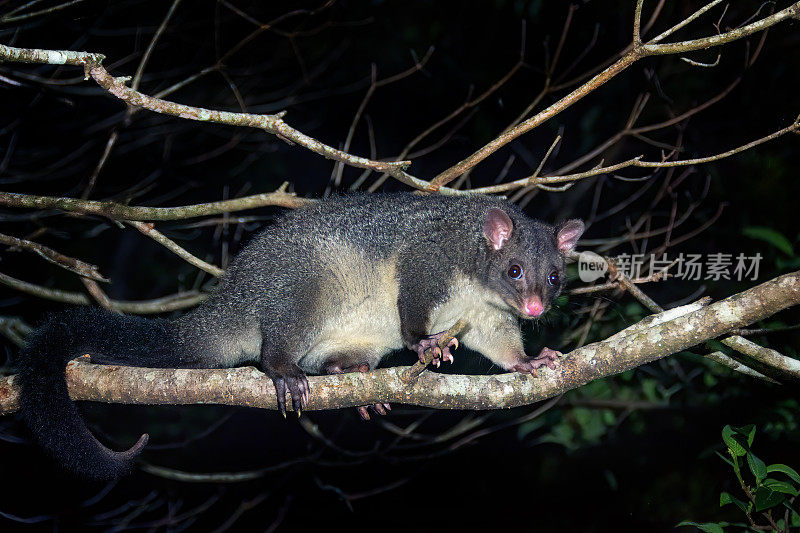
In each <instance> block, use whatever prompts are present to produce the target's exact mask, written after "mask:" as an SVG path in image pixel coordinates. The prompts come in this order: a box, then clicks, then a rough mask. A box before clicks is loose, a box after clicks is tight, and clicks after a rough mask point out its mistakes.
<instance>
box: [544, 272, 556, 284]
mask: <svg viewBox="0 0 800 533" xmlns="http://www.w3.org/2000/svg"><path fill="white" fill-rule="evenodd" d="M547 283H549V284H550V285H558V272H557V271H555V270H553V271H552V272H550V275H549V276H547Z"/></svg>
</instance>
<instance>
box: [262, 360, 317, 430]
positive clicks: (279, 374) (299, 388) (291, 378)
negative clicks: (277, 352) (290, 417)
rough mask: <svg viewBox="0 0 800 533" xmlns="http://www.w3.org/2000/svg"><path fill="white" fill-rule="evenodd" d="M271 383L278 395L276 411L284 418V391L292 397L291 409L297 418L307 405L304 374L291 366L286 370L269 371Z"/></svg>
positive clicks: (306, 388)
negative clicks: (287, 391)
mask: <svg viewBox="0 0 800 533" xmlns="http://www.w3.org/2000/svg"><path fill="white" fill-rule="evenodd" d="M269 375H270V377H271V378H272V382H273V383H274V384H275V393H276V394H277V395H278V409H279V410H280V412H281V414H282V415H283V417H284V418H286V389H287V388H288V389H289V393H290V394H291V395H292V409H294V411H295V412H296V413H297V416H298V418H299V417H300V414H301V413H302V412H303V409H305V408H306V406H307V405H308V398H309V392H310V388H309V386H308V378H307V377H306V374H305V372H303V371H302V370H300V367H298V366H297V365H291V366H290V367H288V368H286V369H270V372H269Z"/></svg>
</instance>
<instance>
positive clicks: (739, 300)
mask: <svg viewBox="0 0 800 533" xmlns="http://www.w3.org/2000/svg"><path fill="white" fill-rule="evenodd" d="M798 303H800V271H798V272H793V273H791V274H785V275H783V276H780V277H778V278H775V279H772V280H770V281H767V282H765V283H762V284H760V285H757V286H755V287H753V288H751V289H748V290H746V291H744V292H741V293H739V294H736V295H733V296H731V297H729V298H726V299H724V300H722V301H720V302H717V303H714V304H711V305H709V306H707V307H702V306H698V305H690V306H685V307H683V308H676V309H671V310H669V311H665V312H664V313H661V314H659V315H653V316H650V317H647V318H645V319H644V320H642V321H641V322H639V323H637V324H635V325H634V326H631V327H630V328H627V329H625V330H623V331H621V332H619V333H617V334H616V335H614V336H612V337H610V338H609V339H606V340H604V341H601V342H597V343H593V344H588V345H586V346H584V347H582V348H579V349H577V350H574V351H572V352H570V353H569V354H567V355H565V356H564V357H563V358H562V359H561V360H560V368H559V369H556V370H548V369H545V370H544V371H542V372H541V374H540V375H539V376H538V377H533V376H531V375H528V374H519V373H510V374H499V375H490V376H464V375H446V374H438V373H435V372H423V373H422V374H421V375H420V376H419V378H418V379H417V381H416V382H414V383H413V384H408V383H406V382H405V381H404V380H403V375H404V373H405V372H407V367H395V368H384V369H379V370H374V371H371V372H367V373H361V372H353V373H349V374H338V375H333V376H313V377H311V378H309V382H310V384H311V390H312V391H313V393H312V394H311V398H310V402H309V405H308V407H307V409H308V410H321V409H333V408H341V407H351V406H358V405H369V404H374V403H379V402H380V403H383V402H393V403H404V404H410V405H420V406H426V407H432V408H435V409H471V410H485V409H504V408H509V407H515V406H520V405H527V404H531V403H533V402H537V401H541V400H544V399H547V398H552V397H553V396H557V395H558V394H561V393H563V392H565V391H567V390H571V389H574V388H577V387H580V386H581V385H584V384H586V383H588V382H589V381H592V380H594V379H598V378H601V377H605V376H609V375H613V374H617V373H619V372H623V371H625V370H628V369H630V368H635V367H637V366H640V365H643V364H646V363H649V362H652V361H655V360H658V359H661V358H663V357H666V356H667V355H670V354H673V353H676V352H679V351H682V350H685V349H687V348H690V347H692V346H694V345H697V344H699V343H702V342H705V341H707V340H709V339H713V338H715V337H718V336H720V335H724V334H725V333H726V332H728V331H731V330H732V329H734V328H739V327H743V326H746V325H748V324H752V323H753V322H757V321H759V320H763V319H765V318H767V317H769V316H771V315H773V314H775V313H777V312H778V311H780V310H782V309H785V308H787V307H790V306H792V305H797V304H798ZM87 359H88V357H81V358H79V359H76V360H74V361H71V362H70V363H69V364H68V365H67V382H68V385H69V389H70V395H71V396H72V398H73V399H75V400H94V401H104V402H114V403H135V404H194V403H203V404H222V405H242V406H248V407H258V408H263V409H276V408H277V400H276V397H275V389H274V387H273V385H272V382H271V380H270V379H269V378H268V377H267V376H266V375H265V374H263V373H262V372H260V371H258V370H256V369H255V368H253V367H245V368H228V369H210V370H206V369H204V370H196V369H191V370H187V369H179V370H175V369H152V368H133V367H120V366H112V365H94V364H91V363H89V362H87ZM16 380H17V378H16V376H10V377H7V378H3V379H2V380H0V413H10V412H13V411H15V410H16V409H17V408H18V405H19V389H18V384H17V383H16Z"/></svg>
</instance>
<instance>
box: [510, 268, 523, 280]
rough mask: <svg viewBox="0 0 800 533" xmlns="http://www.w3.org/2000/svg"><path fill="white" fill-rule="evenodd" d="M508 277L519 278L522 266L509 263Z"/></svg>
mask: <svg viewBox="0 0 800 533" xmlns="http://www.w3.org/2000/svg"><path fill="white" fill-rule="evenodd" d="M508 277H509V278H512V279H519V278H521V277H522V267H521V266H519V265H511V266H510V267H509V268H508Z"/></svg>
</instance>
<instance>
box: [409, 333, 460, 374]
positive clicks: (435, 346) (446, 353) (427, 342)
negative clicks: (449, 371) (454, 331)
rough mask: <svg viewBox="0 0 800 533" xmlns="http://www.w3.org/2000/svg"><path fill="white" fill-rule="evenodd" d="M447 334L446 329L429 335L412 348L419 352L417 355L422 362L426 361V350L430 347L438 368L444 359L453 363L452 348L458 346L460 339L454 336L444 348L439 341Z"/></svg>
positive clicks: (434, 364) (433, 363)
mask: <svg viewBox="0 0 800 533" xmlns="http://www.w3.org/2000/svg"><path fill="white" fill-rule="evenodd" d="M445 335H447V332H446V331H440V332H439V333H435V334H433V335H428V336H427V337H424V338H422V339H420V340H419V342H418V343H417V344H415V345H414V346H413V347H412V349H413V350H415V351H416V352H417V357H419V360H420V361H421V362H425V351H426V350H428V349H430V350H431V352H432V353H433V359H432V360H431V364H432V365H433V366H435V367H437V368H438V367H439V365H440V364H441V362H442V361H450V363H451V364H452V363H453V354H452V353H450V348H451V347H452V348H458V346H459V342H458V339H456V338H455V337H453V338H452V339H450V341H449V342H448V343H447V345H446V346H445V347H444V348H442V347H440V346H439V341H440V340H441V339H442V337H444V336H445Z"/></svg>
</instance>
